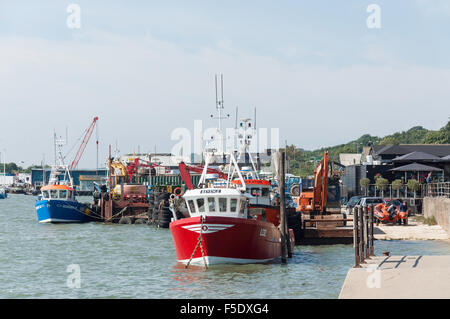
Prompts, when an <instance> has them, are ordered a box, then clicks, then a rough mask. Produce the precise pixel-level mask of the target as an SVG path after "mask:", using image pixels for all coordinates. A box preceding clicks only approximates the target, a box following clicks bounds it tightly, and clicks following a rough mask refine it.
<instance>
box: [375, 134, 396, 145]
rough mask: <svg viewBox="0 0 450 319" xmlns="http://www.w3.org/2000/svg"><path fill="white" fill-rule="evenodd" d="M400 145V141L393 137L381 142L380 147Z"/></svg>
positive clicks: (387, 137)
mask: <svg viewBox="0 0 450 319" xmlns="http://www.w3.org/2000/svg"><path fill="white" fill-rule="evenodd" d="M398 144H400V143H399V142H398V140H397V139H396V138H394V137H391V136H386V137H385V138H383V139H382V140H381V141H380V145H398Z"/></svg>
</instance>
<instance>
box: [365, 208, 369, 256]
mask: <svg viewBox="0 0 450 319" xmlns="http://www.w3.org/2000/svg"><path fill="white" fill-rule="evenodd" d="M369 239H370V235H369V206H365V207H364V240H365V249H364V250H365V255H364V257H365V258H370V250H369V245H370V240H369Z"/></svg>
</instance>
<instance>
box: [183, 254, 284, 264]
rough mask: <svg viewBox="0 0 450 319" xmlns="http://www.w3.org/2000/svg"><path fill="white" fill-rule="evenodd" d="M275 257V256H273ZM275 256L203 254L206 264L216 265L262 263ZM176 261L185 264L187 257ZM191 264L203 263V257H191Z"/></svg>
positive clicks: (187, 260)
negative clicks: (261, 257)
mask: <svg viewBox="0 0 450 319" xmlns="http://www.w3.org/2000/svg"><path fill="white" fill-rule="evenodd" d="M275 258H276V257H275ZM275 258H268V259H243V258H229V257H216V256H205V260H206V264H207V265H218V264H255V263H264V262H268V261H270V260H273V259H275ZM178 262H180V263H183V264H187V263H188V262H189V259H183V260H178ZM191 264H198V265H204V261H203V257H198V258H193V259H192V261H191Z"/></svg>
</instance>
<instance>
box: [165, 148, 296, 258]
mask: <svg viewBox="0 0 450 319" xmlns="http://www.w3.org/2000/svg"><path fill="white" fill-rule="evenodd" d="M228 156H230V159H231V161H230V163H231V164H232V165H234V166H235V170H234V172H236V173H237V175H238V176H239V178H238V179H239V180H240V183H237V182H232V183H230V182H227V183H225V185H224V186H216V187H211V186H209V185H207V183H204V181H205V174H206V172H207V169H204V173H203V174H202V177H201V178H200V182H199V185H204V188H197V189H190V190H187V191H186V192H185V193H184V195H183V198H184V200H185V201H186V206H187V207H188V210H189V216H190V217H188V218H184V219H181V220H176V221H173V222H172V223H170V230H171V233H172V236H173V240H174V244H175V249H176V254H177V260H178V261H179V262H181V263H186V264H190V263H200V264H204V265H205V266H207V265H212V264H221V263H240V264H243V263H262V262H267V261H270V260H273V259H275V258H277V257H280V256H281V232H280V230H279V229H278V227H277V226H278V224H279V218H278V217H277V216H278V215H276V216H272V217H271V220H268V218H267V217H268V216H267V215H266V210H265V209H261V208H259V207H252V206H251V205H249V201H250V199H252V198H253V196H252V195H251V194H248V193H246V183H245V181H244V179H243V177H242V175H241V173H240V171H239V168H238V165H237V162H236V160H235V159H234V156H233V154H229V155H228ZM207 165H208V160H207V161H206V165H205V167H207ZM230 177H231V178H230ZM230 177H229V179H228V181H229V180H232V176H230ZM290 238H291V245H293V244H294V242H295V240H294V236H293V232H292V231H291V230H290Z"/></svg>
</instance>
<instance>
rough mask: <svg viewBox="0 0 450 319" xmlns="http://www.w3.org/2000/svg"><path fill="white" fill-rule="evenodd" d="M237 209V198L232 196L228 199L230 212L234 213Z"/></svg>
mask: <svg viewBox="0 0 450 319" xmlns="http://www.w3.org/2000/svg"><path fill="white" fill-rule="evenodd" d="M236 210H237V199H236V198H232V199H231V200H230V211H231V212H232V213H236Z"/></svg>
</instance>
